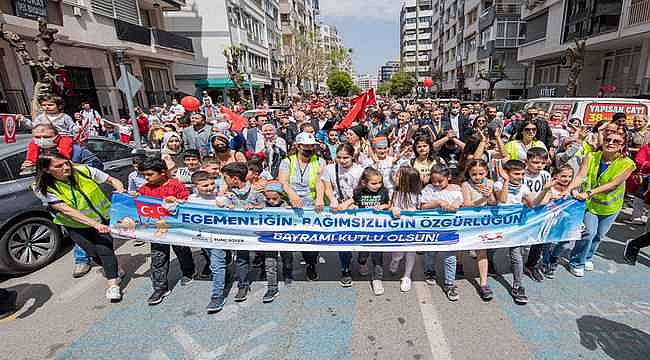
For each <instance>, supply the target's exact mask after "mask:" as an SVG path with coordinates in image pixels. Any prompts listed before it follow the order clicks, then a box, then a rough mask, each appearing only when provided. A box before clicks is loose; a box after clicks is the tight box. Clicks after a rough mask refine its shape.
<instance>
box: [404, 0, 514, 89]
mask: <svg viewBox="0 0 650 360" xmlns="http://www.w3.org/2000/svg"><path fill="white" fill-rule="evenodd" d="M522 2H523V1H513V0H465V1H463V0H453V1H450V0H405V1H404V2H403V4H402V5H403V6H402V12H401V16H400V24H401V31H400V36H401V37H400V39H401V56H402V58H401V60H402V65H403V66H404V67H403V69H404V71H406V72H408V73H410V74H414V75H415V70H416V68H415V64H416V62H415V57H414V56H415V54H416V53H417V54H419V59H418V61H417V64H418V67H417V70H418V74H417V75H418V79H419V81H422V80H423V79H424V78H427V77H431V78H432V79H433V80H434V89H433V90H432V91H434V92H436V93H437V94H438V96H441V97H459V98H463V99H476V100H478V99H484V98H486V97H487V96H488V88H489V83H488V81H486V80H482V79H481V78H480V77H479V74H480V73H484V74H486V75H490V71H491V70H492V69H493V67H494V66H495V65H502V66H503V68H504V69H505V75H506V77H505V79H503V80H502V81H499V82H498V83H496V86H495V92H494V97H495V98H518V97H520V96H521V94H522V93H523V85H524V84H523V78H524V71H525V69H524V67H523V66H522V65H520V64H518V63H517V46H518V45H519V41H520V40H521V36H520V26H521V23H522V21H521V19H520V14H521V4H522Z"/></svg>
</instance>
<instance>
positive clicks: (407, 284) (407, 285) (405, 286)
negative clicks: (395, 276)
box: [399, 277, 411, 292]
mask: <svg viewBox="0 0 650 360" xmlns="http://www.w3.org/2000/svg"><path fill="white" fill-rule="evenodd" d="M399 288H400V290H402V292H408V291H409V290H411V278H409V277H403V278H402V282H401V283H400V285H399Z"/></svg>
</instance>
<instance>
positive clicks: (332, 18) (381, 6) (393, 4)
mask: <svg viewBox="0 0 650 360" xmlns="http://www.w3.org/2000/svg"><path fill="white" fill-rule="evenodd" d="M400 7H401V6H400V0H320V12H321V20H322V21H323V22H325V23H327V24H333V25H335V26H336V28H337V29H338V30H339V32H340V33H341V34H342V36H343V40H344V41H345V45H346V46H347V47H349V48H352V49H353V50H354V52H353V54H352V63H353V65H354V68H355V71H356V72H357V74H365V73H376V72H377V69H378V68H379V66H381V65H383V64H384V63H385V62H386V61H389V60H398V59H399V11H400Z"/></svg>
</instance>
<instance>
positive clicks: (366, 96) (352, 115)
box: [334, 88, 377, 130]
mask: <svg viewBox="0 0 650 360" xmlns="http://www.w3.org/2000/svg"><path fill="white" fill-rule="evenodd" d="M351 103H352V109H350V112H348V114H347V115H346V116H345V118H344V119H343V121H341V122H340V123H339V124H338V125H336V126H335V127H334V129H336V130H344V129H347V128H349V127H350V126H351V125H352V123H353V122H355V121H357V120H359V119H361V118H362V117H363V114H364V113H365V111H366V109H367V108H368V106H372V105H377V99H376V98H375V90H374V89H372V88H370V89H368V91H367V92H365V93H363V94H361V95H359V96H357V97H355V98H354V99H352V101H351Z"/></svg>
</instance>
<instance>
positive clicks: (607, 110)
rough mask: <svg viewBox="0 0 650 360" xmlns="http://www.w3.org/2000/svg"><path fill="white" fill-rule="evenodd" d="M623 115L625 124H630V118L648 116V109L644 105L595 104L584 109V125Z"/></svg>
mask: <svg viewBox="0 0 650 360" xmlns="http://www.w3.org/2000/svg"><path fill="white" fill-rule="evenodd" d="M619 112H620V113H624V114H625V115H626V122H627V123H628V124H631V123H632V117H633V116H634V115H637V114H642V115H646V114H648V107H647V106H646V105H644V104H621V103H618V104H616V103H607V102H595V103H591V104H589V105H587V108H586V109H585V117H584V120H583V122H584V123H585V124H595V123H597V122H599V121H601V120H611V119H612V117H613V116H614V114H615V113H619Z"/></svg>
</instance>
